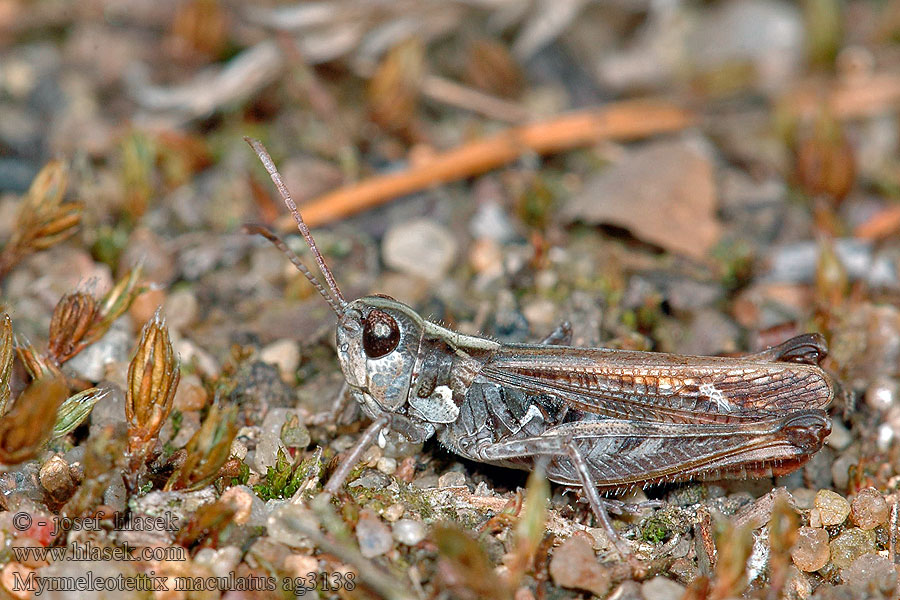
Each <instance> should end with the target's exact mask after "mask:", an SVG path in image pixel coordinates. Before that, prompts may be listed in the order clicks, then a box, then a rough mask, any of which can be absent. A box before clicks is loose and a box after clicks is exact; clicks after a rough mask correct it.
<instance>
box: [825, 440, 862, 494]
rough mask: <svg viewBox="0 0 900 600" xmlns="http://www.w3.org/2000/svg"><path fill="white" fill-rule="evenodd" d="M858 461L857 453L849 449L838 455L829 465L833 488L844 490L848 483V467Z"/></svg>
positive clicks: (851, 466) (850, 467)
mask: <svg viewBox="0 0 900 600" xmlns="http://www.w3.org/2000/svg"><path fill="white" fill-rule="evenodd" d="M858 463H859V453H858V452H854V451H853V449H850V450H848V451H846V452H844V453H843V454H841V455H840V457H838V459H837V460H836V461H834V463H833V464H832V465H831V478H832V480H833V481H834V488H835V489H838V490H846V489H847V487H848V486H849V484H850V469H852V468H853V467H854V466H856V465H857V464H858Z"/></svg>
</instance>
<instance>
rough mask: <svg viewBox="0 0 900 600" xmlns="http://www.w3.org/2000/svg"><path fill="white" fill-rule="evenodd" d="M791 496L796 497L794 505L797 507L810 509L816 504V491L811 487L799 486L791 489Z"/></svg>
mask: <svg viewBox="0 0 900 600" xmlns="http://www.w3.org/2000/svg"><path fill="white" fill-rule="evenodd" d="M795 472H796V471H795ZM791 496H793V497H794V505H795V506H796V507H797V508H800V509H803V510H809V509H811V508H812V507H813V506H815V502H816V492H815V491H813V490H811V489H809V488H797V489H795V490H793V491H791Z"/></svg>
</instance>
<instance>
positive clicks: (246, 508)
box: [220, 485, 258, 525]
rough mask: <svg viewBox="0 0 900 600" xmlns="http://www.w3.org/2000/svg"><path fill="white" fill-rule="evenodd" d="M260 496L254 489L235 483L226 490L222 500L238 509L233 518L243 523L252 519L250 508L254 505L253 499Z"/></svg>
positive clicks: (236, 521) (238, 522)
mask: <svg viewBox="0 0 900 600" xmlns="http://www.w3.org/2000/svg"><path fill="white" fill-rule="evenodd" d="M254 498H258V497H257V496H256V494H254V493H253V491H252V490H251V489H250V488H248V487H246V486H243V485H235V486H232V487H230V488H228V489H227V490H225V491H224V492H222V496H221V498H220V500H221V501H222V502H226V503H228V504H230V505H231V506H233V507H234V508H235V509H236V512H235V513H234V517H232V520H233V521H234V522H235V523H237V524H238V525H243V524H244V523H246V522H247V521H248V520H249V519H250V510H251V508H252V507H253V499H254Z"/></svg>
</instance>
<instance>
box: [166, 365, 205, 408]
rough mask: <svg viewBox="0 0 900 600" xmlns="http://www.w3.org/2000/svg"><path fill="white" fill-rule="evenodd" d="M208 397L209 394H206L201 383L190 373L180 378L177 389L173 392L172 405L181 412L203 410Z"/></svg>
mask: <svg viewBox="0 0 900 600" xmlns="http://www.w3.org/2000/svg"><path fill="white" fill-rule="evenodd" d="M208 397H209V394H207V393H206V388H204V387H203V382H202V381H200V378H199V377H197V376H196V375H194V374H193V373H192V374H189V375H183V376H182V377H181V380H180V381H179V382H178V389H176V390H175V399H174V400H173V404H174V406H175V408H176V409H177V410H179V411H181V412H190V411H195V410H203V407H204V406H206V400H207V398H208Z"/></svg>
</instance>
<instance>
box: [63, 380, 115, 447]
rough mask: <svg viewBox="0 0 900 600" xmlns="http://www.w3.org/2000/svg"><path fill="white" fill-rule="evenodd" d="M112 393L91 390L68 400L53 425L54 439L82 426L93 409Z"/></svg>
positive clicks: (102, 390) (104, 389)
mask: <svg viewBox="0 0 900 600" xmlns="http://www.w3.org/2000/svg"><path fill="white" fill-rule="evenodd" d="M109 393H110V388H95V387H93V388H90V389H87V390H84V391H83V392H79V393H77V394H75V395H74V396H72V397H70V398H68V399H67V400H66V401H65V402H63V403H62V406H60V407H59V410H58V411H56V424H55V425H53V437H54V438H58V437H62V436H64V435H66V434H68V433H70V432H71V431H72V430H73V429H75V428H76V427H78V426H79V425H81V423H82V422H84V420H85V419H86V418H87V416H88V415H89V414H91V409H93V408H94V405H95V404H97V402H99V401H100V400H101V399H102V398H105V397H106V396H108V395H109Z"/></svg>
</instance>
